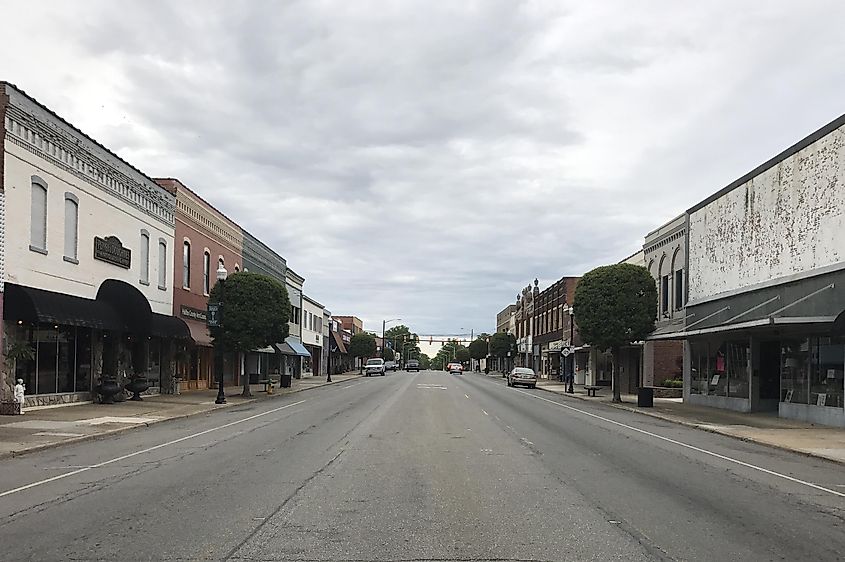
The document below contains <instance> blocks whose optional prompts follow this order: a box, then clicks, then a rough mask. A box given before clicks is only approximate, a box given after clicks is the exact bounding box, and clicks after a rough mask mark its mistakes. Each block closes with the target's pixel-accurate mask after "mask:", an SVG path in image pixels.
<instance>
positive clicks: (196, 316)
mask: <svg viewBox="0 0 845 562" xmlns="http://www.w3.org/2000/svg"><path fill="white" fill-rule="evenodd" d="M180 312H181V314H182V316H184V317H185V318H190V319H191V320H199V321H200V322H205V321H207V320H208V313H207V312H206V311H205V310H200V309H198V308H191V307H190V306H185V305H182V310H181V311H180Z"/></svg>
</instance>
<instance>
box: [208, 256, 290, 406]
mask: <svg viewBox="0 0 845 562" xmlns="http://www.w3.org/2000/svg"><path fill="white" fill-rule="evenodd" d="M208 300H209V302H221V303H223V325H222V326H221V327H216V328H210V333H211V337H212V339H213V340H214V345H215V346H219V345H221V344H222V346H223V348H225V349H226V350H228V351H235V352H238V353H248V352H250V351H253V350H255V349H259V348H262V347H267V346H270V345H273V344H275V343H279V342H283V341H285V338H286V337H288V320H289V318H290V299H289V298H288V291H287V289H286V288H285V285H284V283H281V282H279V281H278V280H276V279H274V278H272V277H269V276H267V275H262V274H260V273H250V272H245V271H244V272H238V273H234V274H232V275H230V276H229V278H228V279H226V280H225V281H223V282H220V283H217V284H216V285H215V286H214V288H212V289H211V294H210V295H209V297H208ZM243 379H244V380H243V394H242V395H243V396H252V393H251V392H250V390H249V376H248V375H244V377H243Z"/></svg>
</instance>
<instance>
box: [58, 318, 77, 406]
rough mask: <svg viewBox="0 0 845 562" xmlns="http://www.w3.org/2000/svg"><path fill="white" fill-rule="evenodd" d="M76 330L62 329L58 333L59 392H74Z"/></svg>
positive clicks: (71, 328)
mask: <svg viewBox="0 0 845 562" xmlns="http://www.w3.org/2000/svg"><path fill="white" fill-rule="evenodd" d="M75 332H76V329H75V328H73V327H62V328H60V329H59V331H58V352H59V360H58V391H59V392H73V391H74V388H75V386H74V381H73V375H74V371H75V370H76V345H75V344H76V333H75Z"/></svg>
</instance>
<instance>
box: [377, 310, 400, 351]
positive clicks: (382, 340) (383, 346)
mask: <svg viewBox="0 0 845 562" xmlns="http://www.w3.org/2000/svg"><path fill="white" fill-rule="evenodd" d="M400 320H402V319H401V318H392V319H390V320H382V321H381V358H382V359H384V348H385V347H387V345H386V343H385V341H384V329H385V328H386V327H387V323H388V322H399V321H400Z"/></svg>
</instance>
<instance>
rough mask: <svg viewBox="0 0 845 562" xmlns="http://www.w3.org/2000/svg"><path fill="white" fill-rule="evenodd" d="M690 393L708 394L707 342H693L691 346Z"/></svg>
mask: <svg viewBox="0 0 845 562" xmlns="http://www.w3.org/2000/svg"><path fill="white" fill-rule="evenodd" d="M689 346H690V393H692V394H707V386H708V373H709V372H710V371H709V368H708V355H707V342H702V341H691V342H690V344H689Z"/></svg>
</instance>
